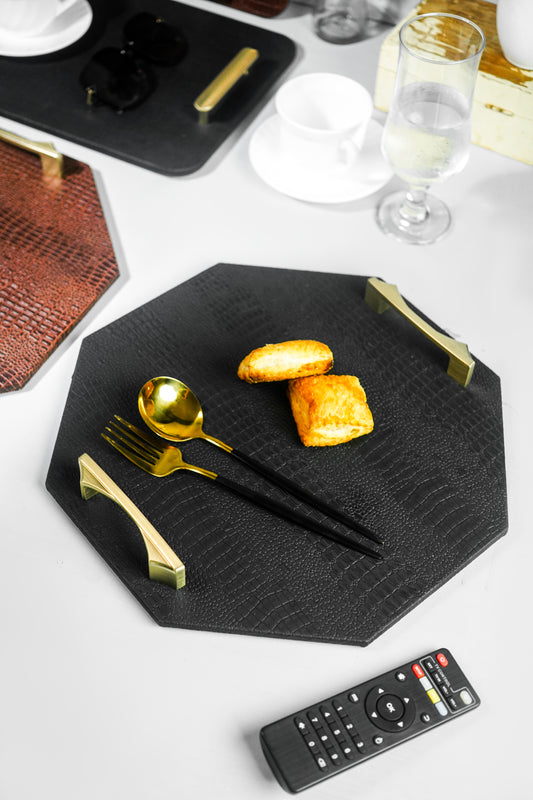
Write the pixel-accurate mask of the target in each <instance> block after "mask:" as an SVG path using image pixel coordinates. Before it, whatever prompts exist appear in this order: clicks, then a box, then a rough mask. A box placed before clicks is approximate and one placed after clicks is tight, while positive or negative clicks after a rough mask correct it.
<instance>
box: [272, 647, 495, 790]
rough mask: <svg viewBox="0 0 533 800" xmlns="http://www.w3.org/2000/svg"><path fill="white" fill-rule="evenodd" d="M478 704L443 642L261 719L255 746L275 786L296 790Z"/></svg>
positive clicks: (470, 687)
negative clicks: (298, 708)
mask: <svg viewBox="0 0 533 800" xmlns="http://www.w3.org/2000/svg"><path fill="white" fill-rule="evenodd" d="M479 703H480V701H479V697H478V695H477V694H476V693H475V691H474V689H473V688H472V686H471V685H470V683H469V682H468V680H467V679H466V677H465V675H464V673H463V672H462V670H461V669H460V667H459V666H458V664H457V662H456V661H455V659H454V658H453V656H452V655H451V653H450V651H449V650H446V649H445V648H441V649H440V650H435V651H434V652H432V653H428V654H427V655H425V656H422V657H421V658H417V659H414V660H413V661H409V662H407V664H402V666H401V667H397V668H396V669H393V670H390V671H389V672H385V673H384V674H383V675H380V676H379V677H377V678H374V679H373V680H370V681H366V682H365V683H361V684H359V685H358V686H353V687H351V688H350V689H346V690H345V691H344V692H339V693H338V694H336V695H334V696H333V697H329V698H328V699H327V700H322V701H320V702H318V703H315V704H314V705H312V706H309V708H304V709H302V710H301V711H298V712H296V713H295V714H291V715H290V716H288V717H284V718H283V719H280V720H278V721H277V722H273V723H272V724H271V725H266V726H265V727H264V728H262V730H261V734H260V737H261V745H262V747H263V752H264V753H265V756H266V759H267V761H268V763H269V764H270V767H271V769H272V771H273V773H274V775H275V776H276V778H277V779H278V781H279V783H280V784H281V786H282V787H283V788H284V789H286V790H287V791H289V792H300V791H302V789H307V788H309V787H310V786H313V785H314V784H316V783H319V782H320V781H323V780H325V779H326V778H331V777H332V776H333V775H336V774H337V773H338V772H342V771H343V770H345V769H349V768H350V767H354V766H356V765H357V764H360V763H361V762H362V761H366V759H367V758H372V757H373V756H377V755H379V754H380V753H382V752H383V751H385V750H388V749H389V748H391V747H395V746H396V745H398V744H401V743H402V742H405V741H406V740H407V739H412V738H413V737H414V736H418V735H419V734H421V733H425V732H426V731H428V730H431V728H434V727H435V726H436V725H442V724H443V723H444V722H449V721H450V720H452V719H455V717H458V716H459V715H460V714H463V713H465V712H466V711H471V710H472V709H474V708H476V707H477V706H478V705H479Z"/></svg>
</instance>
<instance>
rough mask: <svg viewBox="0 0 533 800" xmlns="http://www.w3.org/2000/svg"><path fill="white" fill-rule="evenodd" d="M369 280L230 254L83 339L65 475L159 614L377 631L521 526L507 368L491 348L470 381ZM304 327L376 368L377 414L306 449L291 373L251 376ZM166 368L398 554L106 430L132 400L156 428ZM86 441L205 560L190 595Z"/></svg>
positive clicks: (211, 463) (216, 426) (67, 488)
mask: <svg viewBox="0 0 533 800" xmlns="http://www.w3.org/2000/svg"><path fill="white" fill-rule="evenodd" d="M365 285H366V278H364V277H355V276H350V275H334V274H326V273H319V272H308V271H303V270H302V271H295V270H282V269H270V268H263V267H248V266H240V265H228V264H219V265H217V266H215V267H212V268H211V269H208V270H206V271H205V272H202V273H200V274H199V275H197V276H196V277H195V278H193V279H191V280H189V281H187V282H186V283H183V284H182V285H180V286H178V287H176V288H175V289H173V290H171V291H170V292H168V293H166V294H164V295H162V296H161V297H158V298H156V299H155V300H152V301H151V302H149V303H147V304H146V305H144V306H142V307H141V308H139V309H137V310H135V311H133V312H132V313H130V314H128V315H126V316H124V317H122V318H121V319H118V320H117V321H116V322H114V323H112V324H111V325H109V326H108V327H106V328H104V329H102V330H101V331H98V332H96V333H94V334H92V335H91V336H89V337H87V338H86V339H85V341H84V342H83V345H82V348H81V351H80V355H79V360H78V364H77V366H76V370H75V374H74V376H73V380H72V386H71V390H70V393H69V396H68V398H67V402H66V407H65V410H64V415H63V418H62V421H61V425H60V430H59V434H58V438H57V442H56V446H55V449H54V453H53V457H52V461H51V464H50V469H49V474H48V478H47V487H48V489H49V491H50V492H51V494H52V495H53V496H54V497H55V498H56V500H57V501H58V502H59V503H60V504H61V506H62V507H63V508H64V510H65V511H66V513H67V514H68V515H69V516H70V517H71V518H72V519H73V521H74V522H75V523H76V525H77V526H78V527H79V529H80V530H81V531H82V533H83V534H84V535H85V536H86V537H87V539H88V540H89V541H90V542H91V543H92V545H93V546H94V547H95V548H96V550H97V551H98V552H99V553H100V554H101V555H102V556H103V558H104V559H105V561H106V562H107V563H108V564H109V565H110V566H111V568H112V569H113V570H115V572H116V573H117V574H118V575H119V576H120V578H121V579H122V580H123V581H124V583H125V584H126V586H127V587H128V588H129V589H130V591H131V592H132V594H133V595H134V596H135V597H136V598H137V600H138V601H139V602H140V603H141V604H142V605H143V606H144V607H145V608H146V610H147V611H148V612H149V613H150V614H151V615H152V616H153V618H154V619H155V620H156V621H157V622H158V623H159V624H160V625H166V626H175V627H187V628H197V629H205V630H211V631H221V632H225V633H241V634H251V635H258V636H277V637H289V638H292V639H302V640H303V639H306V640H316V641H322V642H337V643H348V644H357V645H364V644H368V643H369V642H370V641H372V640H373V639H375V638H376V636H378V635H379V634H380V633H382V632H383V631H384V630H386V629H387V628H388V627H389V626H391V625H392V624H393V623H394V622H396V621H397V620H398V619H400V617H402V616H403V615H405V614H406V613H408V612H409V611H410V610H411V609H413V608H414V607H415V606H416V605H417V604H418V603H420V602H421V601H422V600H423V599H424V598H425V597H427V596H428V595H429V594H430V593H431V592H433V591H434V590H435V589H437V588H438V587H440V586H442V585H443V584H444V583H445V582H446V581H447V580H448V579H449V578H450V577H451V576H452V575H454V574H456V573H457V572H458V571H459V570H460V569H461V568H462V567H464V566H465V565H466V564H468V563H469V562H471V561H472V560H473V559H474V558H475V557H476V556H477V555H479V554H480V553H481V552H482V551H484V550H485V549H486V548H487V547H488V546H489V545H491V544H493V543H494V542H495V541H496V540H497V539H498V538H499V537H501V536H502V535H503V534H504V533H505V531H506V529H507V501H506V487H505V464H504V441H503V429H502V409H501V397H500V381H499V378H498V376H497V375H495V374H494V372H492V371H491V370H490V369H489V368H488V367H486V366H485V365H484V364H483V363H481V362H479V361H477V364H476V368H475V371H474V376H473V378H472V382H471V383H470V385H469V386H468V388H466V389H465V388H463V387H461V386H460V385H459V384H458V383H456V382H455V381H454V380H453V379H451V378H450V377H449V376H448V375H447V373H446V367H447V357H446V356H445V354H444V353H442V352H441V351H440V350H438V349H436V348H435V347H434V346H433V345H432V344H431V343H430V342H429V341H428V340H427V339H425V338H424V337H423V336H421V335H420V333H418V331H416V330H414V329H413V328H412V327H411V326H410V325H409V324H408V323H407V322H406V321H405V320H404V319H403V318H402V317H400V315H398V314H397V313H396V312H394V311H393V310H392V309H390V310H388V311H386V312H385V313H384V314H381V315H378V314H376V313H375V312H374V311H372V310H371V309H370V307H369V306H368V305H367V304H366V303H365V302H364V291H365ZM399 288H400V290H401V287H399ZM406 300H407V301H408V302H409V298H406ZM418 313H420V312H418ZM432 324H433V325H434V326H435V323H432ZM435 327H436V326H435ZM293 338H311V339H318V340H320V341H323V342H325V343H326V344H328V345H329V346H330V347H331V349H332V351H333V355H334V358H335V363H334V367H333V372H335V373H338V374H343V373H347V374H355V375H357V376H358V377H359V378H360V380H361V383H362V385H363V386H364V388H365V390H366V392H367V397H368V402H369V405H370V408H371V409H372V412H373V415H374V421H375V428H374V431H373V432H372V433H371V434H369V435H367V436H364V437H361V438H360V439H356V440H354V441H352V442H348V443H346V444H342V445H338V446H337V447H325V448H306V447H304V446H303V445H302V443H301V442H300V440H299V438H298V435H297V432H296V427H295V424H294V420H293V418H292V414H291V410H290V406H289V402H288V399H287V397H286V386H285V384H283V383H281V384H257V385H250V384H247V383H244V382H242V381H240V380H239V379H238V377H237V374H236V373H237V367H238V364H239V362H240V361H241V359H242V358H243V357H244V356H245V355H246V354H247V353H248V352H249V351H250V350H252V349H253V348H255V347H258V346H261V345H263V344H265V343H267V342H276V341H284V340H287V339H293ZM157 375H172V376H174V377H178V378H180V379H181V380H183V381H184V382H185V383H186V384H187V385H188V386H190V387H191V389H193V391H194V392H195V393H196V394H197V395H198V397H199V399H200V401H201V403H202V406H203V409H204V430H205V431H206V432H207V433H209V434H210V435H212V436H215V437H217V438H219V439H221V440H222V441H224V442H227V443H228V444H230V445H232V446H234V447H237V448H239V449H240V450H243V451H247V452H248V453H250V455H252V456H255V457H256V458H258V459H260V460H263V461H264V462H265V463H267V464H268V465H269V466H271V467H273V468H277V469H279V470H281V471H283V472H284V473H285V474H286V475H287V476H288V477H291V478H292V479H293V480H296V481H298V482H299V483H301V484H303V485H305V486H306V487H308V488H310V489H311V490H312V491H313V492H316V493H317V494H320V495H322V496H323V497H324V498H326V499H327V500H329V501H330V502H334V503H336V504H337V505H340V506H342V507H343V508H344V509H345V510H346V511H348V512H349V513H351V514H353V515H355V516H359V517H360V518H361V520H362V521H363V522H364V523H365V524H366V525H368V526H369V527H370V528H372V529H373V530H375V531H378V532H380V533H381V535H382V537H383V540H384V542H385V544H384V547H383V552H384V554H385V558H384V561H383V562H381V563H379V562H374V561H371V560H370V559H368V558H366V557H364V556H361V555H358V554H357V553H355V552H352V551H350V550H348V549H346V548H344V547H342V546H341V545H338V544H336V543H335V542H331V541H327V540H325V539H323V538H321V537H319V536H317V535H315V534H313V533H310V532H307V531H305V530H304V529H301V528H299V527H297V526H295V525H292V524H290V523H288V522H285V521H284V520H281V519H279V518H278V517H274V516H272V515H271V514H269V513H268V512H266V511H263V510H261V509H259V508H256V507H255V506H253V505H251V504H250V503H247V502H246V501H244V500H241V499H240V498H237V497H235V496H234V495H232V494H230V493H228V492H226V491H224V490H223V489H222V488H220V487H217V486H216V484H214V483H213V482H212V481H209V480H206V479H205V478H202V477H200V476H198V475H194V474H191V473H186V472H179V473H175V474H174V475H172V476H169V477H167V478H154V477H152V476H150V475H148V474H146V473H144V472H142V471H141V470H139V469H138V468H136V467H135V466H133V465H132V464H130V463H129V462H128V461H126V460H125V459H124V458H123V457H122V456H120V455H119V454H118V453H117V452H115V451H114V450H113V449H112V448H111V447H110V446H109V445H108V444H107V443H106V442H105V441H104V440H103V439H102V438H101V436H100V432H101V431H102V430H103V428H104V426H105V425H106V424H107V421H108V420H109V419H110V418H111V417H112V415H113V414H114V413H118V414H120V415H121V416H123V417H125V418H126V419H130V420H131V421H132V422H134V423H135V424H138V425H139V424H142V423H141V420H140V417H139V414H138V411H137V393H138V391H139V389H140V388H141V386H142V385H143V384H144V383H145V381H147V380H149V379H150V378H152V377H155V376H157ZM181 449H182V452H183V456H184V458H185V459H186V460H187V461H189V462H190V463H192V464H198V465H199V466H203V467H206V468H208V469H212V470H214V471H215V472H220V473H221V474H224V475H227V476H228V477H232V478H234V479H236V480H239V481H241V482H246V483H247V484H248V485H250V486H253V487H255V488H260V489H261V490H262V491H264V492H271V493H272V495H273V496H276V497H278V498H283V499H284V500H285V501H286V502H288V503H290V502H294V503H295V504H297V506H298V507H299V508H300V510H305V509H307V506H305V505H304V504H302V503H297V501H291V499H290V498H289V496H287V495H284V493H283V492H281V491H280V490H277V489H276V488H274V487H271V486H270V484H268V483H266V481H263V480H262V479H260V478H259V477H257V476H256V475H255V474H254V473H252V472H250V471H249V470H246V469H244V468H243V467H242V466H241V465H240V464H238V463H235V459H232V458H231V456H229V455H228V454H227V453H225V452H223V451H221V450H219V449H217V448H216V447H214V446H212V445H210V444H208V443H206V442H203V441H198V440H195V441H191V442H185V443H183V445H182V447H181ZM83 452H87V453H89V455H91V456H92V457H93V458H94V459H95V460H96V461H97V463H99V464H100V465H101V466H102V468H103V469H105V471H106V472H108V474H109V475H110V476H111V477H112V479H113V480H115V481H116V482H117V483H118V484H119V485H120V487H121V488H122V489H123V490H124V491H126V492H127V494H128V495H129V496H130V497H131V499H132V500H133V501H134V502H135V503H136V505H138V506H139V508H140V509H141V510H142V512H143V513H144V514H145V515H146V516H147V517H148V518H149V519H150V521H151V522H152V524H154V525H155V526H156V528H157V529H158V531H159V532H160V533H161V535H162V536H163V537H164V538H165V539H166V540H167V541H168V543H169V544H170V546H171V547H172V548H173V549H174V551H175V552H176V553H177V554H178V555H179V557H180V558H181V559H182V560H183V562H184V563H185V564H186V568H187V586H186V587H185V588H184V589H183V590H182V591H180V592H175V591H173V590H172V589H169V588H168V587H165V586H161V585H158V584H155V583H153V582H151V581H150V580H149V579H148V575H147V570H146V554H145V552H144V546H143V544H142V541H141V539H140V537H139V536H138V533H136V531H135V529H134V526H133V525H132V524H131V525H130V524H129V523H128V521H127V520H125V519H124V515H121V513H120V509H114V508H113V507H112V504H109V503H107V502H105V501H104V500H102V502H100V501H99V499H98V498H96V499H94V500H92V501H91V503H90V504H89V503H85V502H84V501H83V500H82V499H81V496H80V492H79V476H78V472H77V469H78V468H77V459H78V456H79V455H80V454H81V453H83ZM308 513H309V514H310V515H314V514H315V513H316V512H313V511H312V510H308ZM332 524H333V525H336V526H337V527H338V528H339V529H342V530H345V531H347V529H343V527H342V525H340V524H338V523H337V524H335V523H332ZM354 536H355V534H354Z"/></svg>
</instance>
